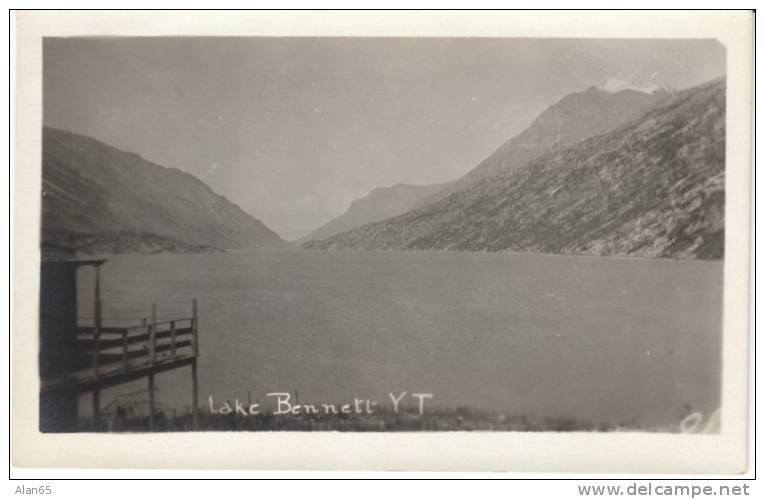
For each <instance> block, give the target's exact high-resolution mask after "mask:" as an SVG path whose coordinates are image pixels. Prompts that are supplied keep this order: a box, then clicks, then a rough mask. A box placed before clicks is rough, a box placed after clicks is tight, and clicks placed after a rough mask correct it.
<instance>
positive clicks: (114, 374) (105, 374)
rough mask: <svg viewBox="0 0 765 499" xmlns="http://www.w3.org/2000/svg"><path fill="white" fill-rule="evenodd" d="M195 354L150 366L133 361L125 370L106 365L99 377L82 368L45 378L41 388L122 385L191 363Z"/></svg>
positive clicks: (90, 370)
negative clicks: (59, 375) (52, 377)
mask: <svg viewBox="0 0 765 499" xmlns="http://www.w3.org/2000/svg"><path fill="white" fill-rule="evenodd" d="M193 361H194V356H192V355H185V356H178V357H177V358H176V359H172V358H168V359H162V360H159V361H157V362H156V363H155V364H154V366H149V364H147V363H146V362H145V361H143V362H135V361H134V362H133V363H131V365H130V369H128V370H127V371H125V370H124V369H123V367H122V364H121V363H117V364H111V365H104V366H102V372H101V374H100V376H99V377H98V378H96V377H95V375H94V373H93V370H92V369H82V370H79V371H75V372H73V373H70V374H69V375H67V376H61V377H57V378H54V379H46V380H43V381H42V383H41V385H40V389H41V390H42V391H47V390H51V389H55V388H57V387H60V386H63V385H69V386H71V387H72V388H73V389H75V390H77V391H78V392H80V393H82V392H87V391H91V390H92V389H93V387H96V386H97V387H100V388H101V389H103V388H108V387H110V386H114V385H120V384H122V383H127V382H130V381H134V380H137V379H141V378H145V377H146V376H147V375H148V373H149V372H153V373H154V374H159V373H163V372H165V371H171V370H174V369H178V368H181V367H184V366H188V365H191V363H192V362H193Z"/></svg>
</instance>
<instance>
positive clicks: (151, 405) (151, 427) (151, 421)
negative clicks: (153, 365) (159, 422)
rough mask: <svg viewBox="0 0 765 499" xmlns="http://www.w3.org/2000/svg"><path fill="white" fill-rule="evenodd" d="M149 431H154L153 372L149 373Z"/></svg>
mask: <svg viewBox="0 0 765 499" xmlns="http://www.w3.org/2000/svg"><path fill="white" fill-rule="evenodd" d="M149 431H154V372H153V371H152V372H150V373H149Z"/></svg>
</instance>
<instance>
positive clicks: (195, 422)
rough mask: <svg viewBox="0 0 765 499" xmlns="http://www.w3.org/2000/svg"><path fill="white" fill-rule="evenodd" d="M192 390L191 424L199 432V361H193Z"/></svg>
mask: <svg viewBox="0 0 765 499" xmlns="http://www.w3.org/2000/svg"><path fill="white" fill-rule="evenodd" d="M191 390H192V395H191V397H192V404H193V405H192V406H191V424H192V429H194V430H197V429H198V428H199V400H198V399H199V393H198V390H197V359H196V357H195V358H194V360H192V361H191Z"/></svg>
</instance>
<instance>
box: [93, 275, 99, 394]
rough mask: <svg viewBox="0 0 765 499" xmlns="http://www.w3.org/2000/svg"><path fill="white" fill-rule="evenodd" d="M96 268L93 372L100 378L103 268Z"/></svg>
mask: <svg viewBox="0 0 765 499" xmlns="http://www.w3.org/2000/svg"><path fill="white" fill-rule="evenodd" d="M95 270H96V276H95V284H94V286H93V374H94V375H95V376H96V378H98V361H99V358H98V357H99V355H98V354H99V353H100V352H99V348H100V347H99V339H100V338H101V268H100V267H99V266H96V267H95ZM94 393H95V392H94Z"/></svg>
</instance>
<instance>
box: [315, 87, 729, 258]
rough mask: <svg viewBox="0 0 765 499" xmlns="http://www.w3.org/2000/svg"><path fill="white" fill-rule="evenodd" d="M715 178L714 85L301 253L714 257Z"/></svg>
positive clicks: (718, 222)
mask: <svg viewBox="0 0 765 499" xmlns="http://www.w3.org/2000/svg"><path fill="white" fill-rule="evenodd" d="M495 156H496V155H495ZM724 174H725V81H724V80H716V81H713V82H710V83H707V84H705V85H701V86H698V87H694V88H692V89H689V90H686V91H684V92H681V93H679V94H677V95H675V96H673V97H672V98H671V99H670V100H668V101H667V102H666V103H665V104H663V105H662V106H660V107H658V108H655V109H653V110H651V111H649V112H648V113H646V114H645V115H643V116H642V117H640V118H639V119H636V120H634V121H632V122H631V123H629V124H627V125H624V126H622V127H619V128H617V129H616V130H613V131H611V132H609V133H606V134H604V135H600V136H596V137H593V138H590V139H587V140H585V141H583V142H580V143H578V144H576V145H574V146H571V147H569V148H566V149H559V150H556V151H555V152H552V153H549V154H547V155H544V156H542V157H539V158H537V159H534V160H531V161H529V162H527V163H526V164H525V165H523V166H519V167H516V168H513V169H510V170H504V171H500V172H499V173H498V174H495V175H492V176H489V177H487V178H484V179H482V180H479V181H478V182H476V183H473V184H471V185H470V186H468V187H467V188H464V189H461V190H459V191H457V192H455V193H453V194H451V195H449V196H448V197H446V198H444V199H441V200H440V201H437V202H435V203H433V204H430V205H428V206H425V207H423V208H420V209H416V210H413V211H410V212H408V213H406V214H404V215H400V216H398V217H394V218H391V219H388V220H385V221H382V222H377V223H373V224H369V225H366V226H364V227H361V228H358V229H354V230H352V231H348V232H345V233H342V234H338V235H336V236H333V237H330V238H328V239H325V240H323V241H312V242H309V243H306V244H305V245H304V246H305V247H307V248H325V249H342V248H355V249H367V250H370V249H449V250H465V251H501V250H514V251H531V252H544V253H559V254H591V255H630V256H644V257H679V258H721V257H722V256H723V247H724V244H723V242H724V207H725V192H724V183H725V182H724Z"/></svg>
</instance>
